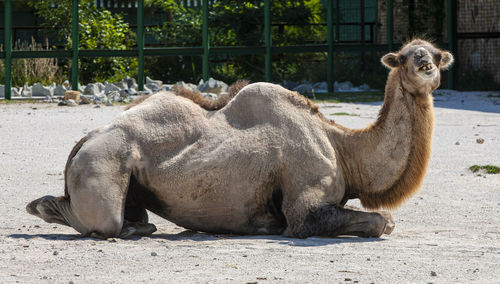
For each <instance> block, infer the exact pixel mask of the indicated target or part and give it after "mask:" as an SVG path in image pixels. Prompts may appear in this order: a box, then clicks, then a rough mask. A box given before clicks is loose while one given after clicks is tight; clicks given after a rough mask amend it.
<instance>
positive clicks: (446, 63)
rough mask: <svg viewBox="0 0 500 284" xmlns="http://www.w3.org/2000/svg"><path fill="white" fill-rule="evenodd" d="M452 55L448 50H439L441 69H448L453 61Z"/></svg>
mask: <svg viewBox="0 0 500 284" xmlns="http://www.w3.org/2000/svg"><path fill="white" fill-rule="evenodd" d="M453 60H454V59H453V55H451V53H449V52H448V51H443V52H441V62H440V63H439V68H441V69H442V70H446V69H448V68H449V67H450V66H451V64H452V63H453Z"/></svg>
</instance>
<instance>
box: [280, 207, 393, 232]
mask: <svg viewBox="0 0 500 284" xmlns="http://www.w3.org/2000/svg"><path fill="white" fill-rule="evenodd" d="M299 211H300V210H299ZM303 212H304V213H305V214H297V215H295V216H294V217H293V218H292V220H290V221H292V222H289V223H288V224H289V228H288V229H287V232H288V233H289V234H290V235H291V236H294V237H299V238H307V237H310V236H325V237H335V236H338V235H352V236H359V237H380V236H381V235H382V234H390V233H391V232H392V230H393V229H394V222H393V220H392V217H391V214H390V213H388V212H363V211H358V210H352V209H347V208H343V207H340V206H337V205H332V204H320V205H318V206H314V207H312V208H309V209H308V210H305V211H303ZM300 215H302V216H300ZM287 221H288V220H287Z"/></svg>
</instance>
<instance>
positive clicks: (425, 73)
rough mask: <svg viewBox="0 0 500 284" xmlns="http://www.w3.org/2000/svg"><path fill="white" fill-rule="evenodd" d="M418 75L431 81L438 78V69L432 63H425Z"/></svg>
mask: <svg viewBox="0 0 500 284" xmlns="http://www.w3.org/2000/svg"><path fill="white" fill-rule="evenodd" d="M417 71H418V75H420V76H421V77H422V78H425V79H429V78H434V76H436V67H435V66H434V64H432V63H424V64H422V66H420V67H419V68H418V69H417Z"/></svg>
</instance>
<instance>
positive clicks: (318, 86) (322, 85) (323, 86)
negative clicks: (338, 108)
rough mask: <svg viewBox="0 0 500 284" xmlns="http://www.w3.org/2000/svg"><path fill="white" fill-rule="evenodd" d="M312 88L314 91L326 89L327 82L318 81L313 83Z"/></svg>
mask: <svg viewBox="0 0 500 284" xmlns="http://www.w3.org/2000/svg"><path fill="white" fill-rule="evenodd" d="M313 89H314V91H315V92H318V91H322V90H326V91H328V83H327V82H318V83H316V84H314V85H313Z"/></svg>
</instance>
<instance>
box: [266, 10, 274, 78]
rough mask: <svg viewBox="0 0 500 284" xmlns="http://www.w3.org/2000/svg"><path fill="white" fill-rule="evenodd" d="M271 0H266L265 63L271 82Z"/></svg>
mask: <svg viewBox="0 0 500 284" xmlns="http://www.w3.org/2000/svg"><path fill="white" fill-rule="evenodd" d="M270 2H271V0H265V1H264V45H265V47H266V55H265V63H264V64H265V65H264V73H265V80H266V82H271V80H272V74H271V72H272V71H271V69H272V62H271V46H272V37H271V3H270Z"/></svg>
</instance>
